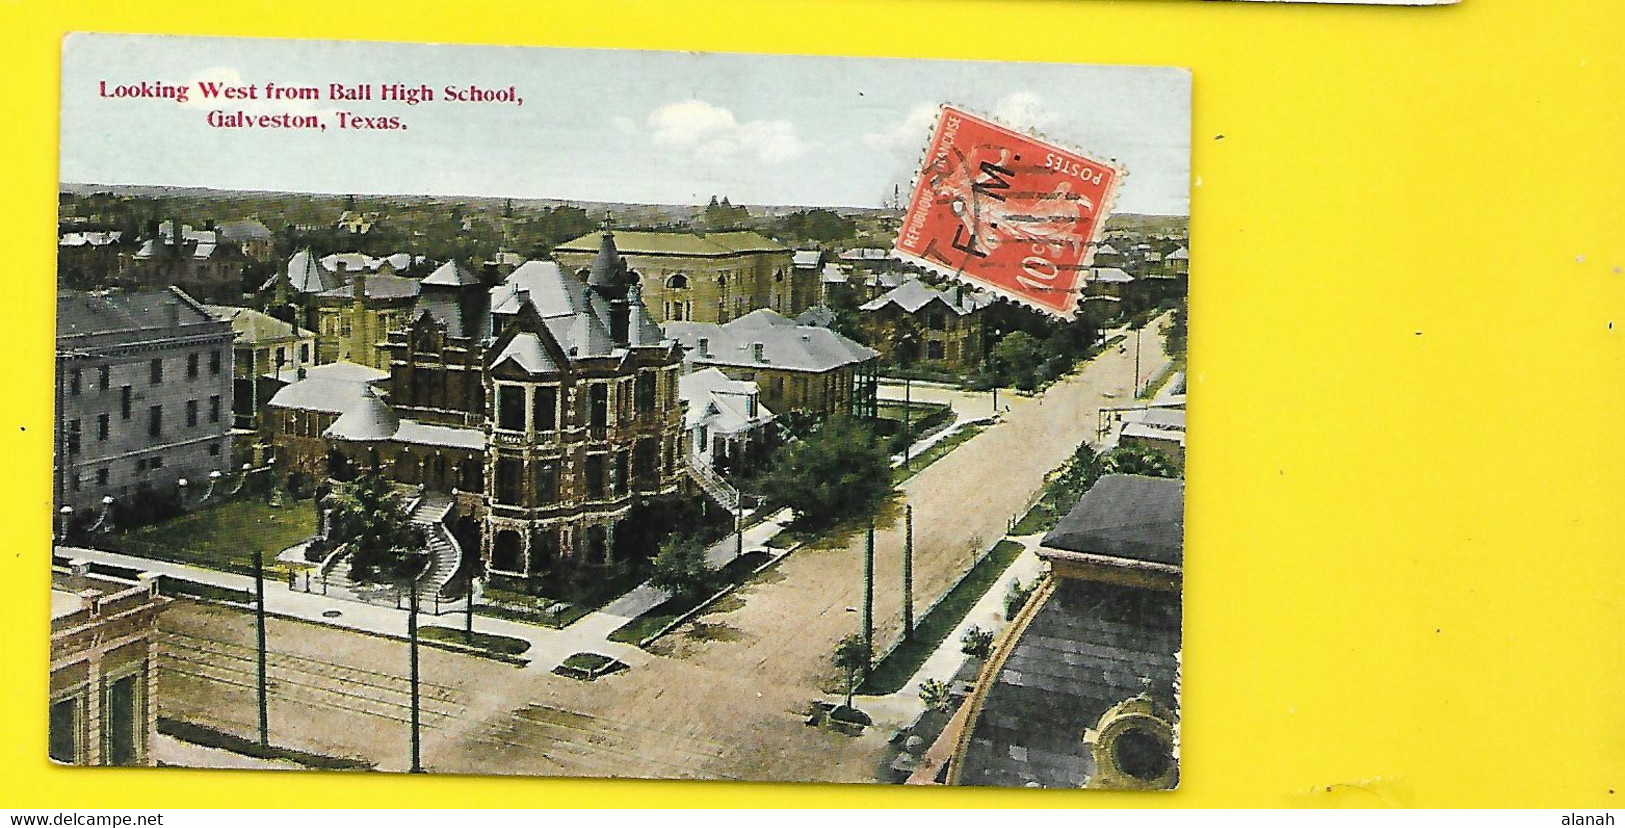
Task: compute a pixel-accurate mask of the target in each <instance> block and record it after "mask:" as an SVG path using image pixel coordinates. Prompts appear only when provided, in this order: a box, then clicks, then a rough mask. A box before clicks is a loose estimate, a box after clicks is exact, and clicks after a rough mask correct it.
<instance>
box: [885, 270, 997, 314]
mask: <svg viewBox="0 0 1625 828" xmlns="http://www.w3.org/2000/svg"><path fill="white" fill-rule="evenodd" d="M932 303H936V304H939V305H941V306H942V307H943V308H945V309H947V310H950V311H953V312H954V313H956V314H958V315H960V316H966V315H968V314H971V313H974V312H976V311H978V310H981V309H982V308H985V307H987V306H988V305H991V304H993V297H992V296H988V295H986V294H982V293H978V292H976V291H973V290H970V289H968V288H958V287H950V288H949V289H947V290H938V289H937V288H934V287H931V286H930V285H927V284H926V283H924V282H922V281H920V280H919V279H917V278H910V279H909V280H908V281H906V282H904V283H902V284H901V285H898V286H897V287H894V288H892V289H891V290H888V291H886V292H885V293H883V294H881V295H880V296H877V297H875V298H874V299H873V300H870V301H869V302H867V303H865V304H863V305H861V306H860V307H859V310H866V311H878V310H880V309H882V308H884V307H886V306H887V305H896V306H897V307H899V308H901V309H902V310H903V311H904V312H907V313H919V312H920V310H921V309H923V308H924V307H925V306H926V305H930V304H932Z"/></svg>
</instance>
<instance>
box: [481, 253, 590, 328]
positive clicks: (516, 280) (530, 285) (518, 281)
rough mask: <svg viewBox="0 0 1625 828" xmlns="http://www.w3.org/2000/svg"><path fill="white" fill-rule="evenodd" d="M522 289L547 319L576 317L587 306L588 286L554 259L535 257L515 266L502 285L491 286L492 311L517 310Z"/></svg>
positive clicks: (507, 312)
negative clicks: (569, 273)
mask: <svg viewBox="0 0 1625 828" xmlns="http://www.w3.org/2000/svg"><path fill="white" fill-rule="evenodd" d="M521 292H524V293H527V294H528V295H529V298H530V303H531V304H532V305H534V306H535V307H536V312H537V313H539V314H541V316H542V317H543V318H544V319H545V318H547V317H549V316H573V315H575V314H578V313H580V312H582V311H583V310H586V308H587V286H586V285H584V284H582V283H581V282H580V280H578V279H576V278H574V277H572V276H569V275H568V274H566V273H565V272H564V269H563V268H561V267H559V265H558V263H557V262H553V261H546V260H540V261H538V260H532V261H528V262H525V263H524V264H522V265H520V266H519V267H517V268H515V269H514V271H513V272H512V273H509V274H508V277H507V278H506V279H504V280H503V282H502V284H500V285H497V286H496V287H494V288H491V312H492V313H496V314H512V313H518V312H519V293H521Z"/></svg>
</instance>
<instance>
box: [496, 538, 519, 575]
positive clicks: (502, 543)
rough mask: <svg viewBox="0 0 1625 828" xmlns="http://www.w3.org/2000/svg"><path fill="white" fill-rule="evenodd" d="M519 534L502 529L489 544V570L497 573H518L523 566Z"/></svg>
mask: <svg viewBox="0 0 1625 828" xmlns="http://www.w3.org/2000/svg"><path fill="white" fill-rule="evenodd" d="M520 543H521V542H520V539H519V533H518V532H515V531H513V530H512V529H504V530H502V531H501V532H498V533H497V536H496V539H495V540H494V541H493V542H492V544H491V568H492V569H495V570H497V571H499V572H519V571H521V569H520V567H521V565H522V564H523V561H522V560H521V558H522V556H523V550H521V549H520Z"/></svg>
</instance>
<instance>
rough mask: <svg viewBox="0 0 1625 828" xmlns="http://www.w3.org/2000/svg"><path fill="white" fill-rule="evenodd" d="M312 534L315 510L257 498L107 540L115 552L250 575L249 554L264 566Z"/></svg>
mask: <svg viewBox="0 0 1625 828" xmlns="http://www.w3.org/2000/svg"><path fill="white" fill-rule="evenodd" d="M315 534H316V508H315V506H314V505H312V501H309V500H288V501H285V502H284V503H283V505H281V506H279V507H272V506H270V505H268V504H266V503H265V501H263V500H259V499H247V500H233V501H229V502H226V503H221V504H218V505H215V506H210V507H208V508H205V509H199V510H197V511H195V512H191V513H189V514H185V515H181V516H180V517H177V518H173V519H170V520H167V521H164V522H163V523H157V524H153V525H151V526H142V527H139V528H137V529H134V530H132V531H129V532H123V533H118V534H115V535H112V536H111V537H109V538H107V541H108V545H109V546H111V547H112V548H113V549H114V550H115V551H118V552H124V553H127V554H130V555H136V556H139V557H143V558H154V559H157V560H161V561H171V562H173V563H182V564H192V565H195V566H202V567H207V568H209V569H219V570H224V571H227V572H240V573H250V572H253V565H254V564H253V561H254V552H255V551H259V552H261V553H263V554H264V556H265V560H266V562H267V564H269V563H271V562H273V561H274V560H275V558H276V556H277V555H278V554H279V553H280V552H282V550H284V549H287V548H288V547H290V546H293V545H294V544H296V543H298V542H300V541H303V540H306V539H307V538H310V537H312V536H314V535H315Z"/></svg>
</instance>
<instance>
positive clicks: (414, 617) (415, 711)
mask: <svg viewBox="0 0 1625 828" xmlns="http://www.w3.org/2000/svg"><path fill="white" fill-rule="evenodd" d="M410 590H411V593H412V600H411V601H409V602H408V603H409V604H410V607H409V608H408V609H407V612H406V638H407V641H408V642H409V646H408V649H409V650H410V651H411V661H412V770H411V771H410V772H411V773H423V761H422V748H423V739H422V734H421V733H420V729H421V727H422V724H423V720H422V715H421V712H420V708H419V699H418V585H417V580H416V579H414V580H413V581H412V583H411V586H410Z"/></svg>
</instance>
